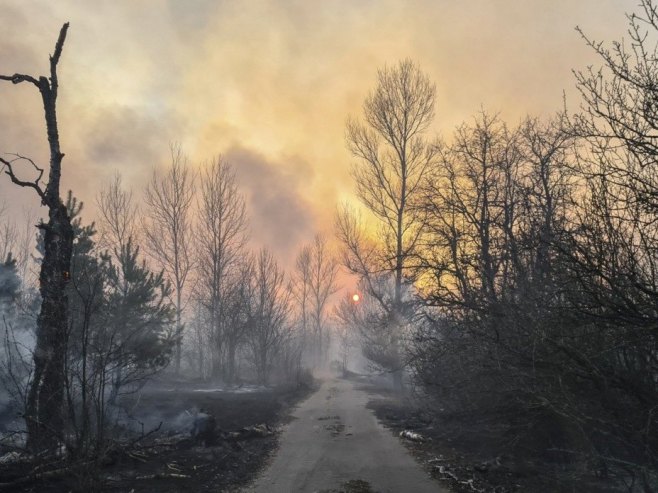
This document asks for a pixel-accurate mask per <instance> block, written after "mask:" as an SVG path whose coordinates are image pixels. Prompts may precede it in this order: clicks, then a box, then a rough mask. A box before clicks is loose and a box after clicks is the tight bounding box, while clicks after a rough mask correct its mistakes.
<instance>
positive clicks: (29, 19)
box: [0, 0, 638, 265]
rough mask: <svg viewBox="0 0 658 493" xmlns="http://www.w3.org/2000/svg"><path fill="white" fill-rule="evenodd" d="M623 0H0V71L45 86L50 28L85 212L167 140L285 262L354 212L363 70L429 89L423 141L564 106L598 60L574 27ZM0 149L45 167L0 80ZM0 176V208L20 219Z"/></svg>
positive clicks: (591, 30) (20, 197)
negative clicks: (208, 176) (472, 122)
mask: <svg viewBox="0 0 658 493" xmlns="http://www.w3.org/2000/svg"><path fill="white" fill-rule="evenodd" d="M637 3H638V0H464V1H456V0H406V1H405V0H324V1H320V0H280V1H259V0H242V1H235V0H234V1H229V0H132V1H131V0H93V1H92V0H90V1H82V0H58V1H57V2H52V1H46V0H43V1H36V0H0V23H1V24H2V26H3V33H2V36H0V73H2V74H13V73H15V72H20V73H28V74H32V75H40V74H45V73H46V71H47V69H48V54H49V53H52V51H53V48H54V43H55V40H56V38H57V35H58V32H59V29H60V27H61V25H62V24H63V23H64V22H66V21H70V29H69V34H68V38H67V40H66V45H65V47H64V54H63V56H62V59H61V61H60V69H59V80H60V95H59V101H58V112H59V125H60V135H61V143H62V148H63V152H64V153H65V154H66V157H65V158H64V164H63V187H65V189H68V188H70V189H73V191H74V193H75V195H76V196H78V197H79V198H80V199H82V200H83V201H85V202H86V204H87V210H86V213H85V214H84V216H85V217H88V218H90V219H91V218H92V217H93V215H94V197H95V196H96V195H97V194H98V192H99V190H100V189H101V188H102V187H103V184H104V183H107V182H108V181H109V179H110V178H111V176H112V175H113V174H114V173H116V172H117V171H118V172H120V173H121V175H122V176H123V179H124V183H126V184H128V185H129V186H130V187H131V188H132V189H133V191H134V193H135V195H137V196H140V195H141V194H142V191H143V188H144V185H145V183H146V182H147V181H148V179H149V177H150V176H151V173H152V172H153V170H154V169H164V168H165V167H166V166H167V164H168V156H169V146H170V143H172V142H177V143H179V144H180V145H181V146H182V148H183V150H184V151H185V152H186V153H187V154H188V155H189V157H190V160H191V162H192V163H193V165H194V166H195V167H200V166H202V165H203V163H204V162H205V161H209V160H210V159H211V158H213V157H214V156H217V155H222V156H223V157H224V158H225V159H227V160H228V161H229V162H230V163H232V165H233V166H234V167H235V169H236V173H237V177H238V182H239V185H240V188H241V190H242V191H243V193H244V194H245V196H246V199H247V203H248V211H249V215H250V218H251V227H252V238H253V242H254V245H256V246H267V247H269V248H271V249H272V250H273V251H274V252H275V254H276V255H277V256H278V257H279V258H280V259H281V260H282V262H283V263H284V264H288V265H290V263H291V262H292V259H293V258H294V256H295V254H296V250H297V248H298V247H299V245H300V244H301V243H304V242H307V241H309V240H310V239H311V238H312V236H313V235H314V234H315V233H316V232H324V233H326V234H329V235H330V234H331V231H332V225H333V217H334V214H335V211H336V207H337V204H338V203H340V202H342V201H346V200H347V201H354V200H355V199H354V186H353V182H352V180H351V178H350V174H349V169H350V166H351V164H352V158H351V157H350V155H349V153H348V151H347V149H346V147H345V123H346V120H347V118H348V116H350V115H352V116H356V117H358V116H359V115H360V114H361V105H362V102H363V100H364V99H365V97H366V96H367V94H368V92H369V91H370V90H371V89H372V88H373V87H374V85H375V81H376V73H377V69H378V68H381V67H383V66H385V65H393V64H395V63H397V62H398V61H399V60H401V59H404V58H407V57H408V58H411V59H413V60H414V61H415V62H416V63H417V64H418V65H419V66H420V67H421V69H422V70H423V71H424V72H426V73H427V74H428V75H429V76H430V78H431V79H432V80H433V81H434V82H435V83H436V87H437V97H436V101H437V103H436V118H435V122H434V125H433V127H432V128H431V133H436V134H438V135H440V136H441V137H443V138H444V139H445V140H449V138H450V134H451V133H452V131H453V129H454V128H455V127H456V126H457V125H459V124H460V123H461V122H463V121H467V120H469V119H471V118H472V116H473V115H474V114H476V113H477V112H478V111H480V109H481V108H484V109H486V110H488V111H492V112H500V115H501V118H502V119H504V120H506V121H507V122H509V123H511V124H514V123H516V122H518V121H519V120H520V119H521V118H523V116H524V115H526V114H531V115H535V116H542V115H551V114H552V113H554V112H556V111H557V110H559V109H560V108H561V107H562V101H563V95H566V98H567V104H568V106H569V108H570V109H571V110H576V109H577V108H578V104H579V102H578V97H577V93H576V91H575V89H574V77H573V74H572V70H573V69H584V68H586V67H587V66H588V65H594V66H597V65H599V64H600V61H599V60H598V59H597V57H596V55H595V54H594V53H593V52H592V51H591V49H589V48H588V47H586V46H585V43H584V42H583V40H582V39H581V37H580V35H579V34H578V33H577V32H576V30H575V27H576V26H580V27H581V28H582V29H583V30H584V31H585V32H586V33H587V34H588V36H590V37H592V38H593V39H597V40H603V41H612V40H618V39H620V38H621V37H622V36H623V35H624V34H625V32H626V26H627V24H626V19H625V17H624V14H625V13H626V12H630V11H632V10H633V9H634V8H635V7H636V5H637ZM0 152H16V153H20V154H24V155H27V156H30V157H32V158H33V159H34V160H35V161H37V162H39V163H46V162H47V158H48V154H47V143H46V140H45V131H44V128H43V116H42V109H41V102H40V100H39V96H38V93H37V91H36V90H35V88H34V87H33V86H31V85H29V84H21V85H19V86H13V85H12V84H10V83H3V84H0ZM29 192H30V191H29V190H25V189H17V188H16V187H15V186H14V185H12V184H10V183H9V180H8V177H6V176H0V201H3V200H4V201H6V202H8V203H9V204H10V206H11V208H12V210H13V211H19V210H23V209H24V208H33V209H35V210H36V209H38V207H39V204H38V200H37V199H36V197H35V196H34V195H33V194H31V193H29Z"/></svg>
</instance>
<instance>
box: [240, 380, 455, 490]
mask: <svg viewBox="0 0 658 493" xmlns="http://www.w3.org/2000/svg"><path fill="white" fill-rule="evenodd" d="M367 402H368V396H367V394H366V393H365V392H363V391H361V390H357V389H355V388H354V385H353V384H352V383H351V382H348V381H345V380H338V379H329V380H325V381H324V383H323V384H322V386H321V387H320V390H319V391H318V392H316V393H315V394H313V395H312V396H311V397H309V398H308V399H307V400H306V401H304V402H303V403H302V404H301V405H300V406H299V407H298V408H297V410H296V411H295V413H294V417H295V418H296V419H294V420H293V421H292V422H291V423H290V424H289V425H288V426H287V428H286V430H285V431H284V432H283V435H282V437H281V447H280V449H279V451H278V452H277V455H276V456H275V458H274V460H273V461H272V463H271V464H270V466H269V467H268V468H267V469H266V470H265V471H264V472H263V473H262V474H261V476H260V477H259V478H258V479H257V480H256V482H255V483H254V484H253V485H252V486H251V487H250V488H248V489H247V490H245V491H249V492H257V493H298V492H299V493H313V492H322V493H330V492H337V491H347V492H352V491H354V492H358V493H367V492H379V493H389V492H390V493H426V492H427V493H429V492H432V493H436V492H447V490H445V489H443V488H442V487H441V486H440V485H439V484H437V483H436V482H434V481H433V480H432V479H430V478H429V476H428V474H427V473H426V472H425V471H423V469H422V468H421V467H420V466H419V465H418V464H416V462H414V460H413V459H412V458H411V456H410V455H409V454H408V453H407V451H406V449H405V448H404V446H403V445H402V444H401V443H400V442H399V440H398V439H397V438H396V437H394V436H393V435H392V434H391V432H390V431H388V430H386V429H385V428H383V427H382V426H381V425H380V424H379V423H378V422H377V420H376V418H375V416H374V415H373V414H372V413H371V412H370V411H369V410H368V409H366V407H365V405H366V404H367Z"/></svg>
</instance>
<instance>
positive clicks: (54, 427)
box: [0, 23, 73, 450]
mask: <svg viewBox="0 0 658 493" xmlns="http://www.w3.org/2000/svg"><path fill="white" fill-rule="evenodd" d="M68 27H69V24H68V23H66V24H64V25H63V26H62V29H61V30H60V33H59V37H58V38H57V43H56V44H55V51H54V53H53V54H52V55H51V56H50V77H46V76H39V77H38V78H36V77H33V76H30V75H25V74H14V75H0V80H7V81H10V82H12V83H13V84H20V83H23V82H28V83H30V84H33V85H34V86H35V87H36V88H37V89H38V90H39V93H40V94H41V99H42V101H43V108H44V113H45V120H46V130H47V136H48V144H49V147H50V168H49V172H48V184H47V185H45V187H44V186H43V184H42V183H41V179H42V178H43V174H44V169H42V168H40V167H39V166H37V164H36V163H35V162H34V161H33V160H32V159H30V158H28V157H25V156H21V155H13V156H12V157H11V159H5V158H2V157H0V165H1V166H2V168H3V170H4V171H5V173H6V174H7V175H8V176H9V178H10V179H11V181H12V182H13V183H14V184H16V185H18V186H20V187H24V188H31V189H33V190H34V191H35V192H36V193H37V195H38V196H39V198H40V199H41V202H42V203H43V205H45V206H46V207H47V208H48V222H47V223H41V224H39V226H38V227H39V228H40V229H42V230H43V234H44V256H43V262H42V264H41V273H40V275H39V282H40V287H39V289H40V292H41V311H40V312H39V317H38V319H37V340H36V347H35V350H34V377H33V380H32V383H31V387H30V390H29V394H28V399H27V409H26V410H25V421H26V424H27V430H28V447H29V448H31V449H32V450H40V449H43V448H54V447H56V446H57V444H58V442H59V441H60V438H61V437H60V434H61V433H62V402H63V396H64V393H63V391H64V380H65V375H64V362H65V356H66V346H67V340H66V333H67V327H68V297H67V294H66V293H67V290H66V289H65V288H66V284H67V282H68V280H69V277H70V274H69V271H70V267H71V252H72V245H73V228H72V227H71V219H70V217H69V215H68V212H67V209H66V205H65V204H64V203H63V202H62V199H61V197H60V190H59V188H60V177H61V174H62V159H63V158H64V154H63V153H62V151H61V148H60V144H59V132H58V128H57V93H58V88H59V83H58V79H57V64H58V63H59V60H60V57H61V55H62V49H63V47H64V41H65V40H66V33H67V31H68ZM21 164H28V165H30V166H31V167H33V168H34V169H35V170H36V172H37V177H36V178H35V179H33V180H23V179H21V178H19V177H18V175H17V174H16V167H17V166H19V165H21Z"/></svg>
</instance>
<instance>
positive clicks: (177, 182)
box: [144, 144, 194, 373]
mask: <svg viewBox="0 0 658 493" xmlns="http://www.w3.org/2000/svg"><path fill="white" fill-rule="evenodd" d="M193 199H194V175H193V173H192V172H191V171H190V168H189V167H188V164H187V157H186V156H185V155H184V154H183V152H182V150H181V148H180V146H178V145H175V144H174V145H172V146H171V166H170V167H169V169H168V170H167V172H166V174H164V175H160V174H158V172H157V171H154V172H153V177H152V178H151V182H150V183H149V185H148V187H147V188H146V194H145V197H144V201H145V204H146V210H145V213H146V214H145V221H144V223H145V224H144V236H145V238H146V245H147V249H148V251H149V254H150V255H151V257H152V258H153V259H154V260H155V262H156V263H158V264H160V266H161V267H162V268H163V269H164V271H165V273H166V275H167V277H168V279H169V281H170V282H171V284H172V285H173V288H174V289H173V294H174V297H175V299H174V304H175V305H176V332H177V334H178V342H177V344H176V353H175V358H174V369H175V371H176V373H178V372H179V371H180V362H181V346H182V344H181V338H182V332H183V321H182V315H183V309H184V300H183V297H184V296H185V287H186V285H187V281H188V279H189V277H190V273H191V272H192V268H193V265H194V258H193V256H192V252H191V249H190V245H191V243H192V241H193V237H192V231H193V229H192V221H191V217H190V208H191V206H192V202H193Z"/></svg>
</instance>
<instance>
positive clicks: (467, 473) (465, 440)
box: [363, 384, 620, 493]
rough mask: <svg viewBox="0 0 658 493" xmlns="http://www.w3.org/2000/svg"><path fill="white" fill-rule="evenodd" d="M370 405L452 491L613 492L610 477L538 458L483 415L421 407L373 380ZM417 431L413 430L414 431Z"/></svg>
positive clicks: (421, 461) (483, 492) (504, 492)
mask: <svg viewBox="0 0 658 493" xmlns="http://www.w3.org/2000/svg"><path fill="white" fill-rule="evenodd" d="M363 388H364V389H365V390H368V391H369V392H370V396H371V399H370V402H369V403H368V408H369V409H371V410H372V411H373V412H374V413H375V415H376V416H377V418H378V419H379V420H380V422H381V423H382V424H383V425H384V426H386V427H387V428H389V429H390V430H391V431H392V432H393V433H394V434H395V435H397V436H400V433H402V432H411V433H403V434H404V435H406V437H402V436H400V440H402V441H403V443H404V444H405V446H406V447H407V449H408V450H409V451H410V452H411V453H412V455H413V456H414V457H415V458H416V460H417V461H418V462H420V463H421V464H422V465H423V466H424V467H425V469H426V470H427V471H428V472H430V474H431V475H432V477H434V478H436V479H438V480H440V481H441V483H442V484H443V485H444V486H445V487H447V488H449V489H450V490H451V491H455V492H459V493H461V492H469V493H473V492H480V493H485V492H486V493H490V492H491V493H511V492H535V493H567V492H569V493H573V492H574V491H577V492H579V493H580V492H582V493H587V492H592V493H594V492H596V493H607V492H616V491H620V489H618V488H615V487H614V486H613V485H611V484H610V482H609V481H605V480H603V479H600V478H596V477H593V476H591V475H588V474H587V473H586V472H583V470H582V468H579V467H577V466H575V465H573V464H565V463H557V462H551V461H547V460H538V459H537V458H536V456H535V455H534V454H531V453H527V452H528V451H527V450H525V448H524V446H523V445H520V444H518V443H510V440H509V437H507V436H506V433H505V429H503V428H501V427H500V426H499V427H496V425H495V424H494V423H493V420H490V419H487V417H486V416H481V417H474V416H469V417H465V416H441V415H437V414H435V413H431V412H428V411H427V410H424V409H423V407H422V405H421V403H419V401H418V400H417V399H415V398H413V397H412V396H409V395H406V396H402V397H401V396H399V395H397V394H395V393H394V392H392V391H391V390H389V389H384V388H381V387H378V386H373V385H371V384H364V385H363ZM414 434H417V435H414Z"/></svg>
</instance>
